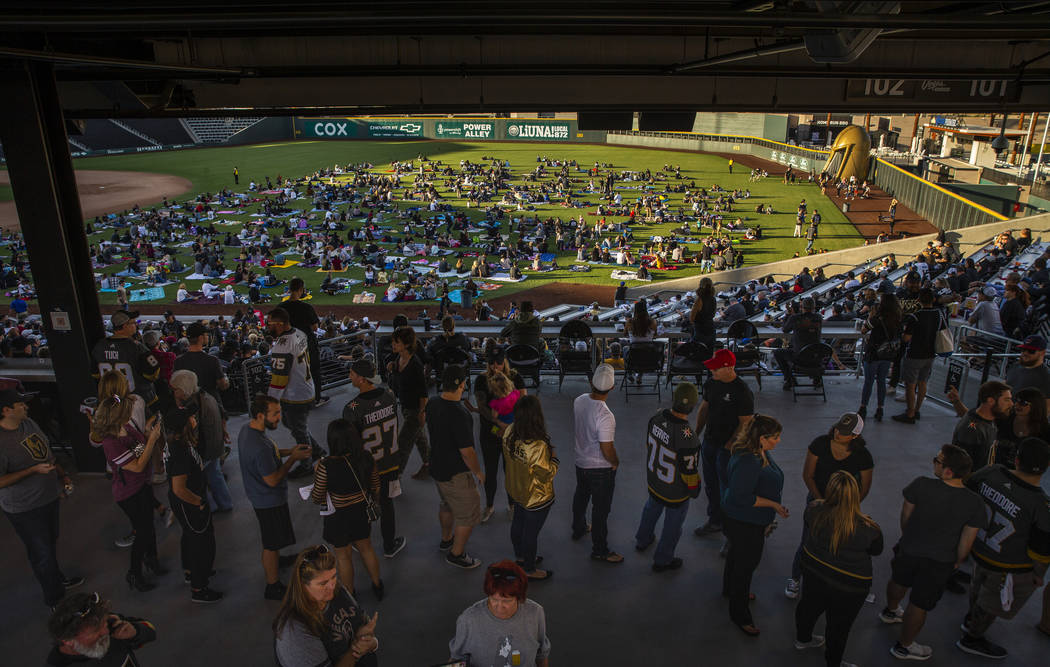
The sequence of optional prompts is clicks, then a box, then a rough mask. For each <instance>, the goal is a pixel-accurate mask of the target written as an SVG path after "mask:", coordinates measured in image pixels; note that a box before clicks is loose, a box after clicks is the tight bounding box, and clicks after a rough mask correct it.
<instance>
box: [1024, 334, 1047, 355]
mask: <svg viewBox="0 0 1050 667" xmlns="http://www.w3.org/2000/svg"><path fill="white" fill-rule="evenodd" d="M1017 347H1019V348H1021V349H1022V350H1034V351H1036V352H1039V351H1041V350H1045V349H1046V339H1045V338H1043V337H1042V336H1040V335H1038V334H1032V335H1031V336H1029V337H1028V338H1025V339H1024V342H1023V343H1021V344H1020V345H1018V346H1017Z"/></svg>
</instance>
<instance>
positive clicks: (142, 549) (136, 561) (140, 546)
mask: <svg viewBox="0 0 1050 667" xmlns="http://www.w3.org/2000/svg"><path fill="white" fill-rule="evenodd" d="M155 502H156V498H154V497H153V489H152V488H151V487H150V485H149V484H145V485H143V487H142V488H141V489H139V490H138V491H137V492H136V493H135V495H133V496H131V497H129V498H125V499H124V500H118V501H117V505H120V509H122V510H124V514H127V515H128V518H129V519H131V527H132V529H134V531H135V542H134V544H132V545H131V568H130V571H131V572H133V573H135V574H138V575H141V574H142V563H143V561H145V560H150V561H156V560H157V533H156V532H155V531H154V530H153V504H154V503H155Z"/></svg>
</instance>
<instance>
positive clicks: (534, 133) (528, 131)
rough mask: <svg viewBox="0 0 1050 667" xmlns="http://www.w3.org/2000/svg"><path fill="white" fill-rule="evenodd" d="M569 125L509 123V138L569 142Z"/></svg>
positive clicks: (511, 121)
mask: <svg viewBox="0 0 1050 667" xmlns="http://www.w3.org/2000/svg"><path fill="white" fill-rule="evenodd" d="M569 137H570V134H569V124H568V123H536V122H531V123H530V122H523V121H514V120H510V121H507V138H508V139H524V140H527V141H537V140H538V141H569Z"/></svg>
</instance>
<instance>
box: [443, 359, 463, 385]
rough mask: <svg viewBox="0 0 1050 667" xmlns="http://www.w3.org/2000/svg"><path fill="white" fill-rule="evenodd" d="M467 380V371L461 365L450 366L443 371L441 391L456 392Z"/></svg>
mask: <svg viewBox="0 0 1050 667" xmlns="http://www.w3.org/2000/svg"><path fill="white" fill-rule="evenodd" d="M466 379H467V369H465V368H463V367H462V366H460V365H459V364H449V365H448V366H445V370H443V371H441V391H455V390H456V389H459V385H460V384H461V383H462V382H464V381H465V380H466Z"/></svg>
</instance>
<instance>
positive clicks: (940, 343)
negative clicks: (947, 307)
mask: <svg viewBox="0 0 1050 667" xmlns="http://www.w3.org/2000/svg"><path fill="white" fill-rule="evenodd" d="M938 315H939V322H940V323H941V324H942V325H944V328H943V329H939V330H938V331H937V335H936V336H935V337H934V339H933V351H934V353H936V354H944V355H948V354H951V353H952V352H953V351H954V350H955V340H954V339H952V331H951V329H950V328H949V327H948V323H947V322H946V321H945V320H944V313H942V312H940V311H938Z"/></svg>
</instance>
